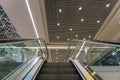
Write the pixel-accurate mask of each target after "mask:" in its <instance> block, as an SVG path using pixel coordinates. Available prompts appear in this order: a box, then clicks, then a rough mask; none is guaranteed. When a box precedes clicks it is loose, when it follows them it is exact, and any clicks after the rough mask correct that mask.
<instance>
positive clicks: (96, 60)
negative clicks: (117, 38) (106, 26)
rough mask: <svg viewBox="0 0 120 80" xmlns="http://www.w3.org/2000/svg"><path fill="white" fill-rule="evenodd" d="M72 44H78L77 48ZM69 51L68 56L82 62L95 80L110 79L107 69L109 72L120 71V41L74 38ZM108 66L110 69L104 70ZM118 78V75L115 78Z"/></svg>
mask: <svg viewBox="0 0 120 80" xmlns="http://www.w3.org/2000/svg"><path fill="white" fill-rule="evenodd" d="M72 44H74V45H76V48H75V49H71V48H70V47H71V46H72ZM68 51H69V52H68V56H69V57H72V59H73V60H74V59H76V60H77V61H78V62H80V63H81V64H82V65H83V66H84V68H85V69H86V70H87V71H88V72H89V73H90V75H91V76H93V78H94V79H95V80H96V79H97V80H101V78H103V79H104V80H107V79H109V80H110V78H109V77H108V78H107V77H106V76H108V75H107V74H106V73H105V71H106V72H108V73H109V74H110V72H114V71H117V70H118V71H117V72H120V68H119V66H120V43H116V42H107V41H98V40H93V41H90V40H72V41H71V43H70V46H69V50H68ZM115 67H116V68H117V69H115ZM106 68H109V69H107V70H104V69H106ZM118 68H119V69H118ZM113 69H114V70H113ZM111 70H112V71H111ZM96 73H98V74H99V76H100V77H101V78H100V77H99V76H98V75H97V74H96ZM103 74H104V75H103ZM109 76H110V75H109ZM116 78H118V76H116V77H115V79H114V80H117V79H116ZM111 80H113V79H111Z"/></svg>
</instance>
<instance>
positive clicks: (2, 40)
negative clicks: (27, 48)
mask: <svg viewBox="0 0 120 80" xmlns="http://www.w3.org/2000/svg"><path fill="white" fill-rule="evenodd" d="M41 39H42V38H37V39H26V38H23V39H1V40H0V43H11V42H21V41H31V40H41Z"/></svg>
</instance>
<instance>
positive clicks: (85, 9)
mask: <svg viewBox="0 0 120 80" xmlns="http://www.w3.org/2000/svg"><path fill="white" fill-rule="evenodd" d="M116 2H117V0H45V8H46V16H47V26H48V35H49V41H50V42H68V41H69V40H70V39H74V38H79V39H83V38H86V39H89V37H88V36H91V38H93V37H94V36H95V34H96V32H97V31H98V30H99V28H100V26H101V25H102V24H103V22H104V21H105V19H106V17H107V16H108V15H109V13H110V11H111V10H112V8H113V7H114V5H115V3H116ZM80 7H82V9H81V10H79V8H80ZM60 9H61V12H60V11H59V10H60ZM81 19H84V21H81ZM98 20H99V21H100V22H99V23H97V21H98ZM57 23H59V25H57ZM70 28H71V29H72V30H70ZM76 35H78V36H77V37H76Z"/></svg>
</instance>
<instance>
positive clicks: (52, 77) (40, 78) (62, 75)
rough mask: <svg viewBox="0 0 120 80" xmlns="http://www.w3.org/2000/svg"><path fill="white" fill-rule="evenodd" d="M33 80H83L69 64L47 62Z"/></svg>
mask: <svg viewBox="0 0 120 80" xmlns="http://www.w3.org/2000/svg"><path fill="white" fill-rule="evenodd" d="M35 80H83V79H82V77H81V76H80V75H79V74H78V72H77V70H76V69H75V67H74V66H73V65H72V64H71V63H61V62H59V63H54V62H47V63H45V64H44V65H43V67H42V69H41V70H40V72H39V73H38V75H37V77H36V79H35Z"/></svg>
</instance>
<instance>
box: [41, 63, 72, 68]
mask: <svg viewBox="0 0 120 80" xmlns="http://www.w3.org/2000/svg"><path fill="white" fill-rule="evenodd" d="M43 67H45V68H55V67H63V68H72V67H73V65H72V64H70V63H66V64H65V63H46V64H44V66H43Z"/></svg>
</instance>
